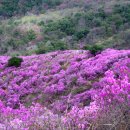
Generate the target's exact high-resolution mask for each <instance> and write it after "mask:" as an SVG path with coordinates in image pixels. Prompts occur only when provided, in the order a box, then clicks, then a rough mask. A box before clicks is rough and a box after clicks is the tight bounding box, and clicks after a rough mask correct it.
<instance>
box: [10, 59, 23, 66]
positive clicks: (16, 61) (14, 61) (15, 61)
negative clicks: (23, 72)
mask: <svg viewBox="0 0 130 130" xmlns="http://www.w3.org/2000/svg"><path fill="white" fill-rule="evenodd" d="M22 62H23V59H22V58H19V57H12V58H10V59H9V60H8V67H11V66H15V67H19V66H21V63H22Z"/></svg>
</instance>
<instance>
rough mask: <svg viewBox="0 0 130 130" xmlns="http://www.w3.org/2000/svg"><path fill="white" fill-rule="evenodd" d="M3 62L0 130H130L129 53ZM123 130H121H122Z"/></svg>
mask: <svg viewBox="0 0 130 130" xmlns="http://www.w3.org/2000/svg"><path fill="white" fill-rule="evenodd" d="M9 58H10V57H7V56H1V57H0V130H4V129H5V130H18V129H19V130H34V129H36V130H87V129H99V130H102V129H103V130H105V129H114V128H117V129H119V130H120V129H121V128H122V127H125V128H126V129H129V128H130V127H129V125H130V51H129V50H120V51H118V50H113V49H107V50H105V51H103V52H102V53H101V54H98V55H96V56H95V57H93V56H92V55H91V54H90V53H89V51H83V50H78V51H76V50H74V51H73V50H68V51H57V52H52V53H48V54H43V55H32V56H26V57H24V56H23V57H21V58H23V62H22V63H21V66H20V67H18V68H16V67H13V66H12V67H7V66H6V65H7V62H8V59H9ZM121 130H122V129H121Z"/></svg>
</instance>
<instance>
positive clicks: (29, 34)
mask: <svg viewBox="0 0 130 130" xmlns="http://www.w3.org/2000/svg"><path fill="white" fill-rule="evenodd" d="M27 39H28V40H29V41H32V40H34V39H36V33H35V32H34V31H33V30H29V31H28V32H27Z"/></svg>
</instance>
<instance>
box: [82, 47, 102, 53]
mask: <svg viewBox="0 0 130 130" xmlns="http://www.w3.org/2000/svg"><path fill="white" fill-rule="evenodd" d="M84 49H86V50H89V51H90V52H91V54H93V55H96V54H97V53H100V52H101V51H102V50H103V46H101V45H92V46H85V47H84Z"/></svg>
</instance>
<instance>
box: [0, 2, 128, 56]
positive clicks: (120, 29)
mask: <svg viewBox="0 0 130 130" xmlns="http://www.w3.org/2000/svg"><path fill="white" fill-rule="evenodd" d="M7 1H8V0H7ZM20 1H23V0H20ZM50 1H51V0H50ZM56 1H60V0H56ZM56 1H55V2H56ZM12 2H13V1H12ZM28 2H29V3H30V1H28ZM35 2H36V1H35V0H34V3H33V4H31V5H30V4H29V5H30V6H32V7H30V8H29V9H28V8H27V7H26V6H24V7H26V8H27V11H26V10H25V11H26V13H25V14H19V11H20V9H21V8H22V7H21V8H19V9H18V12H16V13H15V14H13V15H12V16H11V17H6V16H4V14H3V13H1V16H4V19H5V20H2V21H1V22H0V54H1V55H13V56H15V55H31V54H35V53H36V54H42V53H46V52H50V51H55V50H66V49H77V50H78V49H88V48H89V47H90V46H91V47H93V45H95V44H96V45H99V46H101V47H102V48H103V49H106V48H115V49H128V48H129V38H130V2H129V0H125V1H122V0H111V1H107V0H99V1H98V2H97V1H96V2H95V1H94V0H92V1H89V0H81V1H77V0H70V1H67V0H65V1H62V2H57V4H54V5H55V6H50V7H48V8H44V6H45V5H47V3H46V4H45V3H44V2H45V1H44V2H43V4H40V3H37V4H36V3H35ZM39 2H40V1H39ZM46 2H47V1H46ZM53 2H54V1H53ZM14 3H15V2H14ZM25 4H26V5H28V4H27V3H26V2H25ZM39 4H40V6H43V7H42V8H41V9H38V7H39V8H40V6H39ZM11 5H12V4H11ZM1 7H2V6H1ZM5 7H7V6H6V4H5ZM45 7H47V6H45ZM4 9H6V8H3V10H4ZM11 9H12V8H11ZM33 9H37V10H38V12H37V11H34V10H33ZM6 12H8V11H6ZM9 12H10V8H9Z"/></svg>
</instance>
